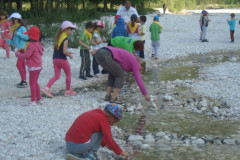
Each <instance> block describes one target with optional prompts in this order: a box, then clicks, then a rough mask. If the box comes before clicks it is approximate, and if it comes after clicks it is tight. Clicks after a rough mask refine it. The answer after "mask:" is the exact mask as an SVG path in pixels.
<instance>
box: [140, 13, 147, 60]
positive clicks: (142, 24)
mask: <svg viewBox="0 0 240 160" xmlns="http://www.w3.org/2000/svg"><path fill="white" fill-rule="evenodd" d="M146 21H147V17H146V16H141V17H140V24H141V25H140V29H141V31H142V34H141V36H140V39H141V40H142V41H143V43H145V33H146V25H145V22H146ZM139 57H140V58H143V59H144V49H143V50H141V51H140V54H139Z"/></svg>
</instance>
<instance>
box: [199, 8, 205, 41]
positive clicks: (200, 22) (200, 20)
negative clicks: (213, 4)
mask: <svg viewBox="0 0 240 160" xmlns="http://www.w3.org/2000/svg"><path fill="white" fill-rule="evenodd" d="M204 11H205V10H202V13H201V16H200V19H199V24H200V29H201V31H200V40H202V17H203V12H204Z"/></svg>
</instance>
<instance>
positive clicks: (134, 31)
mask: <svg viewBox="0 0 240 160" xmlns="http://www.w3.org/2000/svg"><path fill="white" fill-rule="evenodd" d="M127 31H128V36H129V37H130V38H134V39H136V40H140V35H141V34H142V32H141V29H140V27H139V25H138V24H137V15H136V14H132V16H131V20H130V21H129V23H128V24H127ZM136 54H137V55H138V56H139V54H140V51H136Z"/></svg>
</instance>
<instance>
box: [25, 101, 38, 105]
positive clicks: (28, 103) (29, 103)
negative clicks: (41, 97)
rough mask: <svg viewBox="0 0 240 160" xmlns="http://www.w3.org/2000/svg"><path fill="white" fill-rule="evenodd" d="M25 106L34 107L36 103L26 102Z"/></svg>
mask: <svg viewBox="0 0 240 160" xmlns="http://www.w3.org/2000/svg"><path fill="white" fill-rule="evenodd" d="M26 105H27V106H36V105H37V103H36V101H28V102H27V103H26Z"/></svg>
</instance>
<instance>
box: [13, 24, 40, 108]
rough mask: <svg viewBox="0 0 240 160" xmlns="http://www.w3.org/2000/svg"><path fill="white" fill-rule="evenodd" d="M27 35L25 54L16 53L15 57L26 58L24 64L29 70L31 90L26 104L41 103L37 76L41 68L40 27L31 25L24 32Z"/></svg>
mask: <svg viewBox="0 0 240 160" xmlns="http://www.w3.org/2000/svg"><path fill="white" fill-rule="evenodd" d="M24 34H25V35H28V36H29V39H30V42H29V44H28V46H27V49H26V54H21V53H19V52H17V53H16V57H18V58H23V59H26V65H27V67H28V71H29V84H30V91H31V101H29V102H28V103H27V105H36V104H37V103H39V104H42V102H43V100H42V96H41V90H40V87H39V84H38V78H39V75H40V72H41V70H42V55H43V47H42V44H41V42H39V38H40V29H39V28H38V27H36V26H33V27H31V28H30V29H29V31H27V32H25V33H24Z"/></svg>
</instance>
